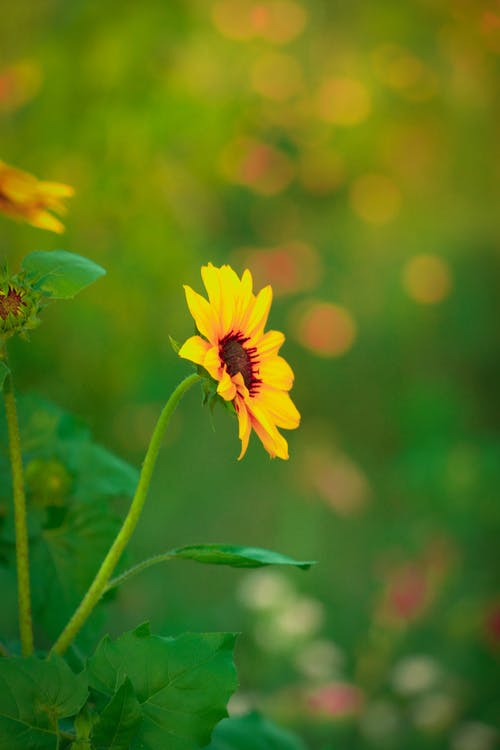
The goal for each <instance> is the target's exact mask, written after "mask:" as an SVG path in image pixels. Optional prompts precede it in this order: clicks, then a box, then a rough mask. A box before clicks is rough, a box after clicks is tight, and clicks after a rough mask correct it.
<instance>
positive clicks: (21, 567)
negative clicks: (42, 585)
mask: <svg viewBox="0 0 500 750" xmlns="http://www.w3.org/2000/svg"><path fill="white" fill-rule="evenodd" d="M0 361H3V362H4V363H5V364H7V350H6V348H5V344H4V345H3V346H1V345H0ZM3 398H4V403H5V415H6V419H7V431H8V435H9V458H10V466H11V472H12V491H13V498H14V525H15V532H16V567H17V601H18V610H19V635H20V640H21V651H22V654H23V656H29V654H32V653H33V624H32V619H31V595H30V574H29V548H28V528H27V524H26V495H25V491H24V472H23V460H22V456H21V442H20V438H19V422H18V418H17V409H16V400H15V397H14V386H13V383H12V375H11V373H10V372H9V373H8V374H7V376H6V377H5V380H4V382H3Z"/></svg>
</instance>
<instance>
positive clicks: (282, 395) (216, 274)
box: [179, 263, 300, 458]
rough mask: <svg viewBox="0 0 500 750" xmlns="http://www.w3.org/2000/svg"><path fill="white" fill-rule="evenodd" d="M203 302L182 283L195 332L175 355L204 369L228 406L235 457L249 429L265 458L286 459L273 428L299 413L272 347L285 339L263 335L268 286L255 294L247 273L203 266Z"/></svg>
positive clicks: (287, 424)
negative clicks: (235, 430) (236, 442)
mask: <svg viewBox="0 0 500 750" xmlns="http://www.w3.org/2000/svg"><path fill="white" fill-rule="evenodd" d="M201 275H202V278H203V282H204V284H205V288H206V290H207V293H208V301H207V300H206V299H205V298H204V297H201V296H200V295H199V294H197V293H196V292H194V291H193V290H192V289H191V288H190V287H188V286H186V287H185V291H186V299H187V303H188V307H189V310H190V312H191V314H192V316H193V318H194V320H195V323H196V327H197V329H198V331H199V333H200V334H201V335H200V336H191V338H189V339H188V340H187V341H186V342H185V343H184V345H183V346H182V347H181V349H180V350H179V356H180V357H184V358H185V359H189V360H191V361H192V362H195V363H196V364H197V365H200V366H201V367H202V368H204V370H206V371H207V372H208V373H209V375H210V377H211V378H212V379H213V381H212V382H214V383H216V384H217V394H218V395H219V396H220V397H221V398H222V399H224V401H225V402H227V403H231V404H232V405H233V406H234V409H235V411H236V414H237V416H238V422H239V437H240V440H241V453H240V458H242V457H243V455H244V454H245V452H246V449H247V446H248V441H249V438H250V433H251V431H252V429H254V430H255V432H256V433H257V435H258V436H259V438H260V439H261V440H262V443H263V444H264V447H265V448H266V450H267V451H268V453H269V454H270V455H271V456H278V457H279V458H288V444H287V441H286V440H285V438H284V437H283V435H281V434H280V432H279V431H278V429H277V428H278V427H280V428H284V429H288V430H293V429H295V428H296V427H298V425H299V422H300V414H299V412H298V411H297V409H296V408H295V405H294V403H293V402H292V400H291V398H290V396H289V395H288V391H289V390H290V389H291V387H292V385H293V372H292V369H291V367H290V365H289V364H288V363H287V362H286V361H285V360H284V359H283V357H280V356H279V354H278V351H279V349H280V347H281V345H282V344H283V342H284V340H285V337H284V335H283V334H282V333H280V332H279V331H268V332H267V333H264V327H265V325H266V322H267V316H268V314H269V309H270V307H271V300H272V290H271V287H270V286H267V287H265V288H264V289H262V290H261V291H260V292H259V293H258V294H257V295H254V294H253V291H252V286H253V282H252V275H251V273H250V271H248V270H246V271H245V272H244V273H243V276H242V277H241V279H240V278H239V277H238V276H237V275H236V273H235V272H234V271H233V269H232V268H230V267H229V266H222V267H221V268H215V266H213V265H212V264H211V263H209V264H208V266H203V268H202V269H201Z"/></svg>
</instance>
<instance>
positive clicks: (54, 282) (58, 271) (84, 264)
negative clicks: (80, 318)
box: [22, 250, 106, 299]
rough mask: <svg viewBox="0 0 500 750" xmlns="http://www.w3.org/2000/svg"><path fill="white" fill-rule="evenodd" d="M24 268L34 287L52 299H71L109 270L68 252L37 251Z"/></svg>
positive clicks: (29, 257) (27, 259)
mask: <svg viewBox="0 0 500 750" xmlns="http://www.w3.org/2000/svg"><path fill="white" fill-rule="evenodd" d="M22 268H23V270H24V271H25V272H26V275H27V280H28V281H29V282H30V283H31V284H32V285H33V287H34V288H35V289H36V290H37V291H38V292H41V293H42V294H44V295H45V296H46V297H50V298H51V299H71V298H72V297H74V296H75V294H78V292H79V291H81V290H82V289H84V288H85V287H86V286H88V285H89V284H92V282H93V281H96V280H97V279H98V278H100V277H101V276H103V275H104V274H105V273H106V271H105V270H104V268H101V266H98V265H97V263H94V262H93V261H92V260H89V259H88V258H84V257H83V256H81V255H76V253H68V252H66V250H48V251H46V250H36V251H35V252H33V253H30V254H29V255H27V256H26V257H25V258H24V260H23V262H22Z"/></svg>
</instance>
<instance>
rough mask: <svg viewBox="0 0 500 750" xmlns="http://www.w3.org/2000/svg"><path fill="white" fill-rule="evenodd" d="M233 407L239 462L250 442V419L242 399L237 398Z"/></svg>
mask: <svg viewBox="0 0 500 750" xmlns="http://www.w3.org/2000/svg"><path fill="white" fill-rule="evenodd" d="M235 406H236V412H237V414H238V437H239V439H240V440H241V452H240V455H239V456H238V461H241V459H242V458H243V456H244V455H245V453H246V452H247V448H248V441H249V440H250V433H251V432H252V423H251V422H250V417H249V415H248V411H247V408H246V406H245V403H244V401H243V399H239V398H237V399H236V402H235Z"/></svg>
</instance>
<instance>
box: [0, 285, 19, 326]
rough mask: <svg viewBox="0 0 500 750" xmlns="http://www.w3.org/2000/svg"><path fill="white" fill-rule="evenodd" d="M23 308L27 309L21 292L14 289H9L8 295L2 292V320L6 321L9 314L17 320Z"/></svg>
mask: <svg viewBox="0 0 500 750" xmlns="http://www.w3.org/2000/svg"><path fill="white" fill-rule="evenodd" d="M22 307H25V304H24V302H23V297H22V294H21V292H18V291H17V290H16V289H13V288H12V287H9V291H8V292H7V294H2V293H1V292H0V318H2V320H5V319H6V318H7V316H8V315H9V313H10V314H12V315H14V317H16V318H17V317H18V316H19V314H20V312H21V308H22Z"/></svg>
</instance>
